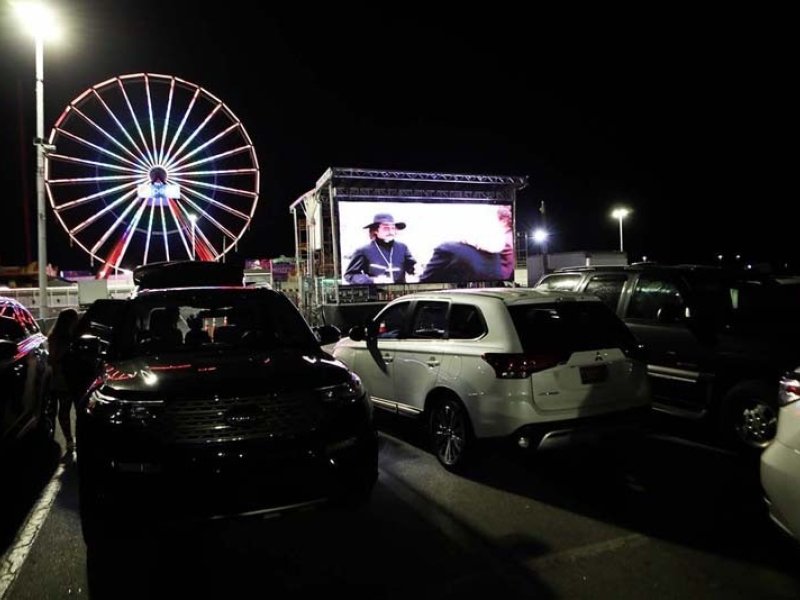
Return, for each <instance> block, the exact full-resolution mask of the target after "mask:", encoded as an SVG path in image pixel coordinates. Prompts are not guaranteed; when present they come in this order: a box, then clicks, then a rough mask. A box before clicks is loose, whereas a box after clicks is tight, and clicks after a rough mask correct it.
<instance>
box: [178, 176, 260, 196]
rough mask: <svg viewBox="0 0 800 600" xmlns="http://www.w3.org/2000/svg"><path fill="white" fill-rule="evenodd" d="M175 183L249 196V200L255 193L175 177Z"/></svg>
mask: <svg viewBox="0 0 800 600" xmlns="http://www.w3.org/2000/svg"><path fill="white" fill-rule="evenodd" d="M173 179H175V181H179V182H181V183H189V184H192V185H193V186H197V187H199V188H203V189H204V190H214V191H217V192H228V193H229V194H235V195H237V196H247V197H248V198H252V197H253V192H251V191H250V190H243V189H240V188H233V187H228V186H226V185H218V184H216V183H206V182H205V181H196V180H194V179H186V178H184V177H174V178H173Z"/></svg>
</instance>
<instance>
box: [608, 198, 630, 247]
mask: <svg viewBox="0 0 800 600" xmlns="http://www.w3.org/2000/svg"><path fill="white" fill-rule="evenodd" d="M630 212H631V211H630V210H629V209H627V208H615V209H614V210H613V211H611V216H612V217H613V218H614V219H617V220H618V221H619V251H620V252H624V251H625V250H624V247H623V245H622V220H623V219H624V218H625V217H627V216H628V215H629V214H630Z"/></svg>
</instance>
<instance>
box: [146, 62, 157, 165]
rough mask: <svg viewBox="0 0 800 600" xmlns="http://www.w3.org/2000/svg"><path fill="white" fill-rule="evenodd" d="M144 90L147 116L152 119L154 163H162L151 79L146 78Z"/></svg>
mask: <svg viewBox="0 0 800 600" xmlns="http://www.w3.org/2000/svg"><path fill="white" fill-rule="evenodd" d="M144 89H145V91H146V92H147V116H148V117H150V140H151V141H152V142H153V162H154V163H155V164H159V163H160V159H159V158H158V144H157V143H156V123H155V120H154V119H153V98H152V96H151V94H150V78H149V77H148V76H147V75H145V76H144Z"/></svg>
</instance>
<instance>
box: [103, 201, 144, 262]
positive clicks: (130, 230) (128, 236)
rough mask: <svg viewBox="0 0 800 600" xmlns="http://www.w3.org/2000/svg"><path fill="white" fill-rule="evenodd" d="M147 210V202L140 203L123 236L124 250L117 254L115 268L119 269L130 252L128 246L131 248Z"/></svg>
mask: <svg viewBox="0 0 800 600" xmlns="http://www.w3.org/2000/svg"><path fill="white" fill-rule="evenodd" d="M145 208H147V201H146V200H141V201H140V202H139V209H138V210H137V211H136V214H135V215H133V220H132V221H131V222H130V224H128V226H127V227H126V228H125V232H124V233H123V234H122V249H121V250H120V251H119V252H118V253H117V256H116V257H115V260H114V261H113V262H114V266H115V267H119V264H120V262H122V259H123V257H124V256H125V253H126V252H127V251H128V246H130V243H131V240H132V239H133V235H134V233H136V227H137V225H138V224H139V220H140V219H141V218H142V213H144V209H145ZM118 246H119V244H118ZM111 262H112V261H110V260H108V261H106V263H111Z"/></svg>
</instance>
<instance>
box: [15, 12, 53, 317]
mask: <svg viewBox="0 0 800 600" xmlns="http://www.w3.org/2000/svg"><path fill="white" fill-rule="evenodd" d="M14 9H15V11H16V13H17V16H18V17H19V19H20V21H21V22H22V24H23V26H24V27H25V28H26V29H28V31H29V32H30V33H31V34H32V35H33V39H34V43H35V48H36V138H35V139H34V142H33V143H34V145H35V146H36V225H37V231H38V238H39V244H38V258H37V261H38V263H39V311H40V314H41V316H46V315H45V314H44V312H45V310H46V309H47V306H48V301H47V215H46V213H45V195H44V158H45V153H46V152H47V151H48V150H52V148H48V147H46V145H45V140H44V40H45V38H52V37H54V35H55V32H56V25H55V16H54V14H53V13H52V12H51V11H50V9H49V8H48V7H47V6H45V5H44V4H43V3H41V2H15V3H14Z"/></svg>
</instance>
